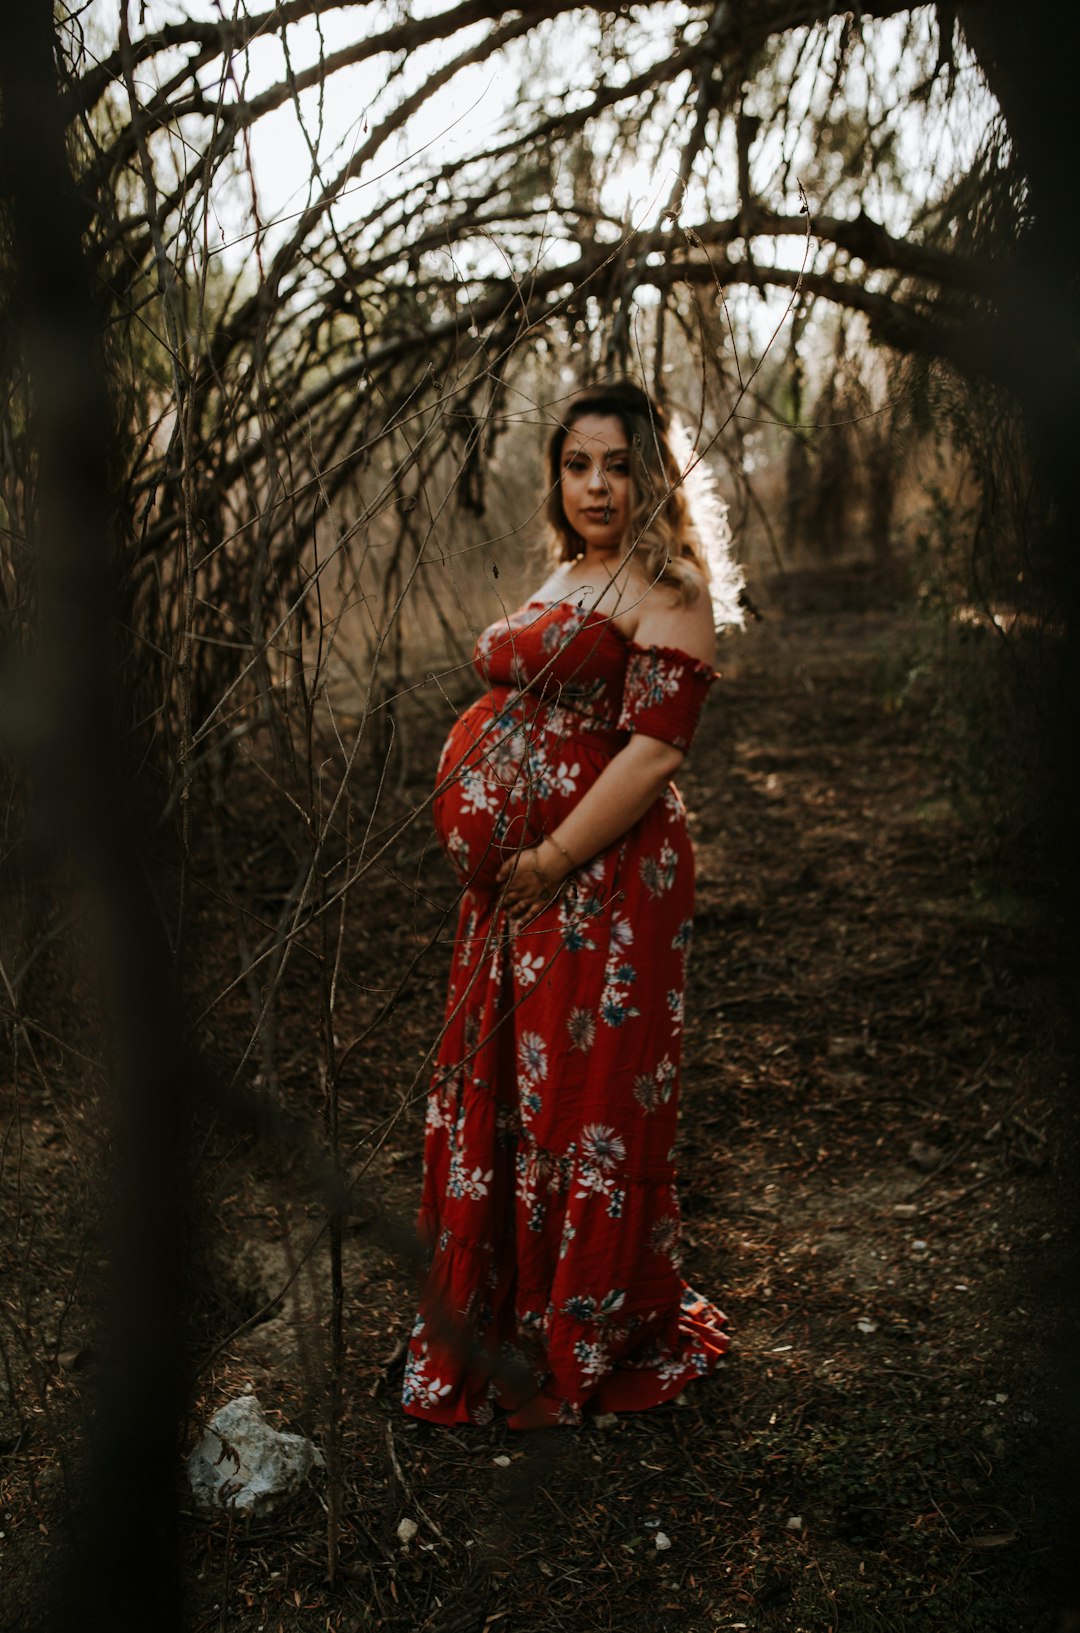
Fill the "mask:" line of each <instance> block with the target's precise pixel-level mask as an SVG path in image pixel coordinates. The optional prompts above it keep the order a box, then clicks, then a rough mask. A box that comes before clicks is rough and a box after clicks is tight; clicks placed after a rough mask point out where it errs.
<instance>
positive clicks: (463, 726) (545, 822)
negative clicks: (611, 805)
mask: <svg viewBox="0 0 1080 1633" xmlns="http://www.w3.org/2000/svg"><path fill="white" fill-rule="evenodd" d="M550 719H551V717H550V715H549V713H548V711H546V710H545V709H544V708H543V707H541V708H539V709H536V708H535V707H534V708H529V707H528V706H527V705H524V704H523V703H522V702H520V701H518V702H516V703H514V704H512V705H510V706H506V705H503V706H499V705H497V704H496V703H495V702H494V701H493V699H492V698H490V697H483V698H480V700H479V701H478V702H476V703H474V704H473V705H472V707H471V708H469V709H467V710H466V711H465V713H464V714H463V715H462V716H461V718H460V719H459V720H458V721H456V722H455V724H454V726H453V728H452V730H451V732H450V735H449V737H448V738H447V739H446V742H445V744H444V746H443V751H442V757H441V759H440V761H439V775H438V784H437V792H436V795H435V803H434V814H435V829H436V832H437V833H438V836H439V842H440V843H441V845H442V847H443V849H444V850H445V851H446V854H447V856H448V857H449V858H450V860H451V862H452V863H453V865H454V869H455V871H456V873H457V876H458V878H459V879H460V880H461V882H462V884H469V885H473V886H478V887H480V888H482V889H487V890H492V889H494V888H495V885H496V881H497V876H498V872H499V869H500V868H501V867H502V865H503V863H504V862H505V861H506V859H507V857H509V856H514V855H516V853H517V852H518V851H519V850H521V849H522V848H523V847H524V846H527V845H535V844H537V843H538V842H539V841H540V839H541V838H542V837H543V835H544V834H545V833H550V832H551V830H552V829H553V828H556V827H558V825H559V823H560V822H561V821H562V820H563V818H564V817H565V816H566V815H567V813H568V812H569V811H571V810H572V809H573V807H574V806H575V805H576V804H577V802H578V800H579V799H580V798H581V796H582V794H583V793H584V792H585V790H586V789H587V788H589V787H590V786H591V785H592V783H593V782H595V780H596V778H597V777H598V776H599V775H600V772H601V771H602V770H603V768H604V766H605V765H606V764H607V762H608V760H609V759H610V758H611V746H610V745H609V744H608V743H607V742H606V740H605V738H603V737H599V736H597V740H596V741H590V736H591V735H596V734H590V733H588V732H587V731H583V732H582V733H581V734H580V736H575V735H567V734H566V732H565V730H563V729H560V730H558V731H556V730H555V729H554V728H553V726H552V725H551V723H550ZM565 719H566V714H565V711H562V710H560V711H559V713H558V720H559V722H560V725H561V726H564V725H565Z"/></svg>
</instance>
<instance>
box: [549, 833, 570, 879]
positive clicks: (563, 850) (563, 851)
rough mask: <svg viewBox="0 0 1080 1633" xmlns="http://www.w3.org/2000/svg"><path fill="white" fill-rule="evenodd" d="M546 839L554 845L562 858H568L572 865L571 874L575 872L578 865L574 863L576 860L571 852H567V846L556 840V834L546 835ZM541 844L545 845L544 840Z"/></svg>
mask: <svg viewBox="0 0 1080 1633" xmlns="http://www.w3.org/2000/svg"><path fill="white" fill-rule="evenodd" d="M544 839H546V840H547V842H548V844H549V845H554V846H555V849H556V850H557V851H558V852H559V854H560V856H565V857H566V860H567V861H568V862H569V864H570V870H571V872H573V870H574V868H576V867H577V863H576V862H575V861H574V858H573V857H572V856H571V855H570V852H569V851H568V850H567V848H566V846H565V845H560V844H559V841H558V840H557V839H556V838H555V835H554V834H545V835H544ZM540 843H541V844H543V840H541V841H540Z"/></svg>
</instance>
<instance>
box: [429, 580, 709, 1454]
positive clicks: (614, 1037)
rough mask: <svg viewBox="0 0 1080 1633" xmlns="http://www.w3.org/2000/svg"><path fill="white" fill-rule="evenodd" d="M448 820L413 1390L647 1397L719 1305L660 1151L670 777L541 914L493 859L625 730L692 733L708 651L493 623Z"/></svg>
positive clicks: (615, 632)
mask: <svg viewBox="0 0 1080 1633" xmlns="http://www.w3.org/2000/svg"><path fill="white" fill-rule="evenodd" d="M475 663H476V666H477V668H478V670H479V672H480V674H481V675H482V677H483V678H484V679H485V681H486V682H487V685H488V687H489V690H488V691H487V693H486V694H485V695H484V696H483V697H482V698H480V699H479V700H478V701H477V702H476V703H474V704H473V705H472V706H471V707H470V708H468V709H467V710H466V711H465V713H464V714H463V715H462V716H461V717H460V718H459V719H458V720H457V721H456V723H455V725H454V727H453V729H452V730H451V732H450V735H449V737H448V738H447V741H446V744H445V747H444V749H443V754H442V758H441V761H440V765H439V772H438V784H437V792H436V798H435V823H436V828H437V831H438V834H439V838H440V841H441V843H442V845H443V847H444V848H445V850H446V852H447V854H448V856H449V857H450V860H451V862H452V863H453V865H454V867H455V869H456V871H457V875H458V878H459V880H460V882H461V885H462V898H461V907H460V918H459V922H458V929H457V937H456V941H455V947H454V957H453V964H452V968H451V972H450V982H449V992H448V997H447V1008H446V1025H445V1032H444V1034H443V1037H442V1041H441V1046H440V1049H439V1055H438V1062H437V1068H436V1071H435V1074H434V1079H433V1082H432V1087H431V1093H430V1096H429V1100H428V1109H427V1132H426V1139H425V1151H424V1182H423V1195H422V1201H421V1209H420V1229H421V1233H422V1236H423V1238H424V1240H425V1243H426V1245H427V1246H428V1248H429V1250H430V1253H431V1266H430V1270H429V1273H428V1275H427V1279H426V1283H425V1286H424V1290H423V1294H422V1298H421V1305H420V1313H419V1316H418V1318H417V1321H416V1324H415V1326H414V1329H413V1333H412V1338H411V1341H410V1345H409V1350H408V1355H407V1360H406V1371H405V1385H404V1405H405V1409H406V1411H407V1412H410V1413H412V1414H413V1415H415V1416H417V1417H422V1418H427V1419H430V1420H433V1421H435V1422H441V1423H462V1422H479V1423H483V1422H486V1421H488V1420H489V1419H490V1418H491V1417H492V1415H493V1413H494V1412H495V1410H496V1409H497V1408H502V1409H504V1410H506V1411H507V1412H508V1413H509V1422H510V1425H511V1426H512V1427H516V1428H533V1427H542V1426H546V1425H549V1424H553V1423H579V1422H580V1421H581V1420H582V1417H583V1415H584V1414H585V1413H595V1412H611V1411H615V1412H627V1411H640V1410H642V1409H643V1408H646V1407H651V1406H655V1405H657V1404H659V1403H660V1402H662V1401H664V1400H666V1399H668V1398H670V1397H671V1396H674V1395H677V1394H679V1393H680V1391H681V1390H682V1389H683V1387H684V1385H685V1384H686V1383H687V1382H688V1381H689V1380H691V1379H693V1378H697V1377H700V1376H702V1375H703V1374H705V1373H707V1372H708V1371H710V1369H711V1368H712V1367H713V1366H714V1365H715V1363H716V1361H717V1359H718V1358H719V1356H720V1355H721V1354H722V1353H723V1351H724V1350H725V1349H726V1347H727V1338H726V1336H725V1333H724V1331H723V1328H724V1317H723V1316H722V1315H721V1314H720V1312H719V1311H718V1310H717V1309H715V1308H714V1307H713V1306H712V1305H711V1304H710V1303H708V1302H707V1301H706V1300H705V1299H703V1298H701V1297H699V1296H698V1295H697V1294H695V1293H694V1292H692V1291H691V1290H690V1289H689V1288H688V1287H687V1286H686V1284H685V1282H684V1281H683V1280H682V1278H681V1276H680V1274H679V1237H680V1219H679V1204H678V1197H677V1193H676V1187H675V1173H674V1168H673V1165H672V1156H671V1148H672V1144H673V1141H674V1138H675V1132H676V1112H677V1106H678V1088H679V1050H680V1042H681V1034H682V1027H683V995H684V990H685V984H686V961H687V955H688V953H689V949H690V938H691V930H692V912H693V896H694V861H693V853H692V850H691V846H690V838H689V834H688V831H687V825H686V816H685V811H684V808H683V804H682V801H681V799H680V797H679V794H678V792H677V790H676V788H675V787H674V785H673V784H668V786H667V788H666V789H665V791H664V793H663V794H662V795H661V796H660V797H659V798H658V799H657V800H656V801H655V802H654V804H653V805H652V806H651V807H650V808H649V810H648V811H647V812H646V813H645V815H644V816H643V817H642V818H641V819H640V820H639V821H638V822H636V823H635V824H634V826H633V827H632V828H631V829H630V830H629V831H628V832H627V833H626V834H625V835H624V836H623V838H622V839H621V840H618V841H617V842H616V843H615V844H613V845H612V846H610V848H609V849H607V850H606V851H604V852H602V853H601V854H600V855H599V856H596V857H595V858H593V859H592V860H591V861H589V862H588V863H586V864H585V865H584V866H582V867H580V868H578V869H577V871H576V872H575V873H573V874H572V875H571V876H570V878H569V880H568V881H567V884H566V886H565V887H564V889H563V891H562V892H561V893H560V895H559V896H558V897H557V898H556V899H554V900H553V901H551V902H550V903H549V904H548V905H547V906H546V907H545V908H544V909H543V911H542V912H541V913H540V914H539V915H538V916H537V917H535V918H534V919H532V920H531V922H529V923H528V924H520V923H519V924H517V925H514V924H511V923H510V921H509V919H508V917H507V915H506V914H505V912H503V911H502V910H501V909H500V908H499V906H498V900H497V891H496V889H495V878H496V874H497V873H498V870H499V868H500V866H501V865H502V863H503V861H504V860H505V859H506V858H507V857H508V856H510V855H513V854H514V853H515V852H516V851H518V850H519V849H520V848H521V847H522V846H525V845H531V844H534V843H536V842H538V841H539V839H540V838H541V836H542V835H543V834H544V833H548V832H551V831H552V830H553V829H555V828H557V827H558V825H559V823H560V822H561V821H562V819H563V818H564V817H565V816H566V815H567V813H568V812H569V811H570V810H571V809H572V808H573V806H574V805H575V804H576V803H577V801H578V800H580V799H581V797H582V795H583V794H584V793H585V792H586V790H587V789H588V788H589V787H590V786H591V784H592V783H593V782H594V781H595V780H596V778H597V777H598V776H599V775H600V773H601V771H603V769H604V767H605V765H607V763H608V761H609V760H610V759H611V757H612V756H613V754H615V753H616V752H617V751H618V750H619V748H621V747H622V745H623V744H624V743H625V742H626V741H627V739H628V736H629V734H630V733H632V732H642V733H645V734H646V735H648V736H651V737H656V738H660V739H662V740H663V741H665V742H668V743H672V744H675V745H676V746H678V747H679V748H681V749H684V750H685V749H687V748H688V747H689V746H690V742H691V739H692V737H693V734H694V729H695V726H696V724H697V720H698V717H699V714H700V712H701V708H702V705H703V703H704V701H705V696H706V694H707V692H708V689H709V686H710V684H711V683H712V681H713V680H714V679H715V676H714V673H713V671H712V670H711V669H710V668H709V667H708V666H707V665H706V664H703V663H700V662H699V661H698V660H696V659H694V658H692V657H689V656H688V655H687V654H686V653H685V652H679V651H676V650H674V649H670V648H665V647H655V646H652V647H643V646H638V645H635V644H634V643H633V642H631V641H628V640H627V638H626V637H625V636H624V635H623V634H622V633H621V631H620V630H619V629H618V628H617V626H616V625H615V624H614V623H613V622H612V620H611V619H610V618H607V617H605V616H603V615H601V614H599V613H597V612H595V611H590V610H583V609H582V608H580V607H578V606H577V605H575V604H573V603H570V602H557V603H556V604H554V605H545V604H543V603H536V602H533V603H530V604H528V605H527V606H526V607H524V608H522V609H521V610H520V611H519V612H516V613H514V614H511V615H510V616H509V617H508V618H504V619H500V620H499V622H498V623H496V624H493V625H492V626H491V627H490V628H489V629H487V630H485V631H484V633H483V635H482V636H481V637H480V639H479V641H478V642H477V646H476V654H475Z"/></svg>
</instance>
